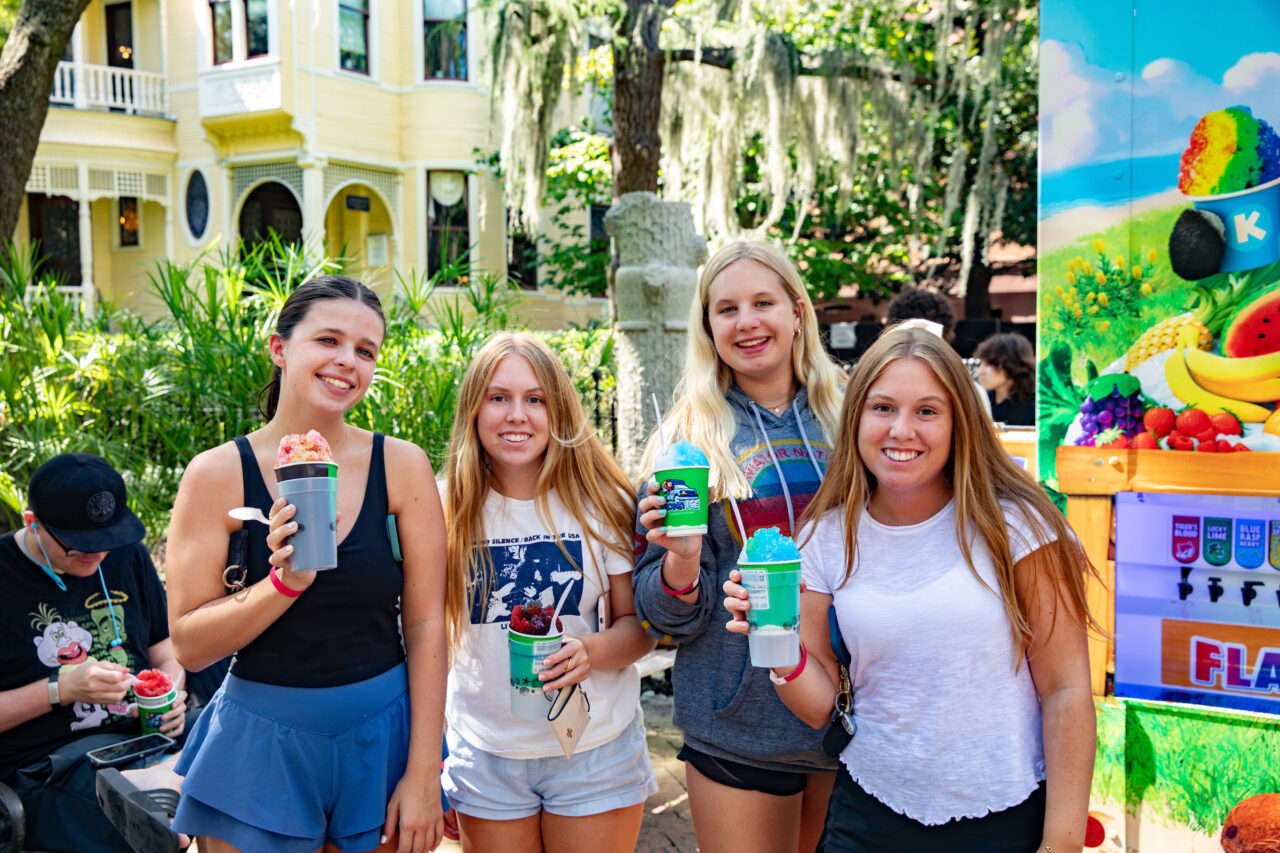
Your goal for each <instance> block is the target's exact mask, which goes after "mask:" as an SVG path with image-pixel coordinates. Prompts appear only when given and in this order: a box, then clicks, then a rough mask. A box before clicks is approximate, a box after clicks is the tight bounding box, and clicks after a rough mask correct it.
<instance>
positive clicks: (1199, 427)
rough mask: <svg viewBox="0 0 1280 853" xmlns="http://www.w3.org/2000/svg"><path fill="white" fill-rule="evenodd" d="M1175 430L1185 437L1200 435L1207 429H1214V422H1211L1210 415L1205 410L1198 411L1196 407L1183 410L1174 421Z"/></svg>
mask: <svg viewBox="0 0 1280 853" xmlns="http://www.w3.org/2000/svg"><path fill="white" fill-rule="evenodd" d="M1173 425H1174V428H1175V429H1177V430H1178V432H1180V433H1182V434H1183V435H1198V434H1199V433H1202V432H1204V431H1205V430H1207V429H1212V428H1213V422H1212V421H1210V420H1209V413H1208V412H1206V411H1205V410H1204V409H1197V408H1196V407H1195V406H1191V407H1190V408H1186V409H1183V410H1182V411H1181V412H1179V413H1178V416H1177V417H1176V418H1174V421H1173Z"/></svg>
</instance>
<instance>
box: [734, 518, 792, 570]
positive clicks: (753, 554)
mask: <svg viewBox="0 0 1280 853" xmlns="http://www.w3.org/2000/svg"><path fill="white" fill-rule="evenodd" d="M742 553H743V554H744V555H745V561H746V562H748V563H785V562H789V561H791V560H798V559H800V549H799V548H797V547H796V543H795V542H794V541H793V540H792V539H791V537H790V536H783V535H782V531H781V530H779V529H778V528H776V527H763V528H761V529H759V530H757V531H756V532H755V533H753V534H751V538H750V539H748V540H747V547H746V548H745V549H743V552H742Z"/></svg>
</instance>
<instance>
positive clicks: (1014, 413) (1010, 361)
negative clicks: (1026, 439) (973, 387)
mask: <svg viewBox="0 0 1280 853" xmlns="http://www.w3.org/2000/svg"><path fill="white" fill-rule="evenodd" d="M973 355H974V357H975V358H977V359H978V384H979V385H981V386H982V387H983V388H985V389H986V391H987V397H988V399H989V400H990V401H991V419H992V420H993V421H995V422H996V423H1003V424H1008V425H1009V426H1035V424H1036V405H1035V404H1036V361H1035V355H1034V354H1033V353H1032V352H1031V342H1030V341H1029V340H1027V339H1026V338H1024V337H1023V336H1022V335H1018V334H1013V333H1011V332H1005V333H1001V334H998V335H992V336H991V337H989V338H987V339H986V340H984V341H983V342H982V343H980V344H978V348H977V349H976V350H974V353H973Z"/></svg>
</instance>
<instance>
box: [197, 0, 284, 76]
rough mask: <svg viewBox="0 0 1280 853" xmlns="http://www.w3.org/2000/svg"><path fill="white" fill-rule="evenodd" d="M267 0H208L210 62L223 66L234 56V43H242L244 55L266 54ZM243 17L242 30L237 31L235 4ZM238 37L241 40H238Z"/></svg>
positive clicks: (267, 48)
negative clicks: (210, 41) (211, 25)
mask: <svg viewBox="0 0 1280 853" xmlns="http://www.w3.org/2000/svg"><path fill="white" fill-rule="evenodd" d="M267 2H268V0H209V12H210V15H211V16H212V24H213V64H214V65H222V64H223V63H226V62H231V61H232V60H233V59H235V58H236V47H237V44H243V46H244V56H245V58H247V59H252V58H254V57H255V56H266V55H267V53H268V52H270V50H271V46H270V38H269V28H268V25H267ZM234 4H239V12H240V14H241V15H242V17H243V18H244V20H243V22H242V23H243V26H244V32H243V33H242V34H241V33H237V22H236V7H235V5H234ZM241 36H243V40H242V41H241Z"/></svg>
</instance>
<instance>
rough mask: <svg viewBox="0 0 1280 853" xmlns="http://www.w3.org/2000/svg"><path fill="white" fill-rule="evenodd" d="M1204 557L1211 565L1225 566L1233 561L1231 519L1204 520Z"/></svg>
mask: <svg viewBox="0 0 1280 853" xmlns="http://www.w3.org/2000/svg"><path fill="white" fill-rule="evenodd" d="M1204 559H1205V562H1207V563H1208V564H1209V565H1211V566H1225V565H1226V564H1227V563H1229V562H1230V561H1231V519H1229V518H1206V519H1205V520H1204Z"/></svg>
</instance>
